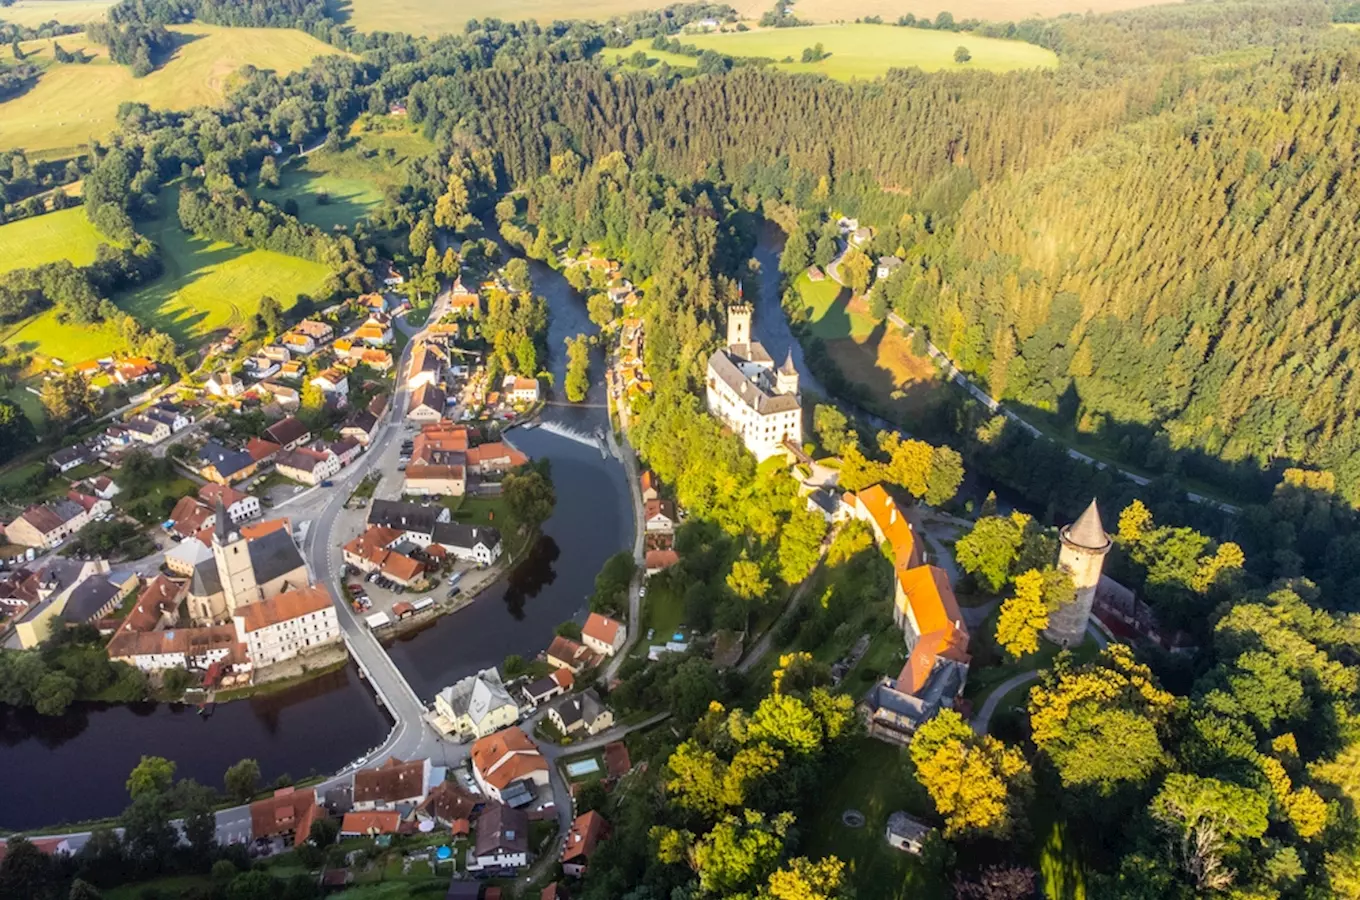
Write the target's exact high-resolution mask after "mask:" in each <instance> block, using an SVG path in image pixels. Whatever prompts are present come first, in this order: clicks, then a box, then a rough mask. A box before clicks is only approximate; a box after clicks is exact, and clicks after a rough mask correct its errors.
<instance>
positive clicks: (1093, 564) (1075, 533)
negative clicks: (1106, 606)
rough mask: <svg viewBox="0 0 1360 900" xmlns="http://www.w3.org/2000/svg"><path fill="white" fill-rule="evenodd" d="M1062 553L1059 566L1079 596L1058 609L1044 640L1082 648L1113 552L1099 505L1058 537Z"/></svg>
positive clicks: (1087, 509)
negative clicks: (1107, 559) (1102, 572)
mask: <svg viewBox="0 0 1360 900" xmlns="http://www.w3.org/2000/svg"><path fill="white" fill-rule="evenodd" d="M1058 536H1059V538H1060V539H1061V541H1062V549H1060V550H1059V551H1058V566H1059V567H1060V568H1062V569H1063V570H1064V571H1066V572H1067V573H1068V574H1069V575H1071V576H1072V583H1073V584H1074V585H1076V588H1077V596H1076V599H1074V600H1073V601H1072V602H1071V603H1068V604H1065V605H1063V606H1061V607H1059V608H1058V609H1055V610H1054V611H1053V612H1052V613H1051V614H1050V615H1049V617H1048V628H1047V629H1045V630H1044V637H1046V638H1048V639H1049V640H1050V641H1052V642H1053V643H1055V644H1059V645H1061V646H1063V647H1071V646H1074V645H1076V644H1080V643H1081V641H1082V639H1083V638H1084V637H1085V636H1086V622H1087V620H1088V619H1090V617H1091V604H1092V603H1094V602H1095V599H1096V585H1098V584H1099V583H1100V569H1101V567H1102V566H1103V565H1104V564H1105V554H1106V553H1109V552H1110V546H1111V542H1110V536H1109V535H1108V534H1106V533H1105V526H1104V525H1102V524H1101V521H1100V510H1098V509H1096V501H1095V500H1092V501H1091V505H1090V506H1088V507H1086V512H1084V513H1082V514H1081V516H1080V518H1078V519H1077V521H1075V522H1073V523H1072V524H1071V525H1068V526H1067V527H1066V528H1064V529H1063V530H1062V531H1060V532H1059V533H1058Z"/></svg>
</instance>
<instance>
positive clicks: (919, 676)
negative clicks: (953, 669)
mask: <svg viewBox="0 0 1360 900" xmlns="http://www.w3.org/2000/svg"><path fill="white" fill-rule="evenodd" d="M942 656H943V657H944V658H945V659H953V660H956V661H958V662H963V663H967V662H968V661H969V660H970V657H969V656H968V634H967V632H962V631H955V630H954V629H952V628H950V629H945V630H941V631H932V632H930V633H929V634H923V635H921V639H920V640H918V641H917V642H916V646H915V647H912V648H911V655H910V656H908V657H907V661H906V663H905V664H904V665H903V666H902V671H901V673H900V674H899V675H898V676H897V689H898V690H899V691H901V692H902V693H904V694H916V693H918V692H919V691H920V690H921V689H922V688H924V687H925V686H926V682H927V681H928V680H930V673H931V672H932V671H934V669H935V661H936V660H937V659H939V658H940V657H942Z"/></svg>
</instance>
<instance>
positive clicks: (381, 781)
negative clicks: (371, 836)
mask: <svg viewBox="0 0 1360 900" xmlns="http://www.w3.org/2000/svg"><path fill="white" fill-rule="evenodd" d="M429 791H430V761H429V760H428V759H417V760H412V761H411V762H403V761H402V760H400V759H397V758H396V757H395V756H392V757H388V759H387V761H386V762H384V763H383V764H382V765H380V766H376V767H374V768H371V769H360V770H359V771H357V772H355V773H354V809H355V810H356V811H357V812H364V811H366V810H372V809H393V808H394V807H398V806H414V805H415V804H417V803H421V802H423V801H424V800H425V795H426V794H428V793H429Z"/></svg>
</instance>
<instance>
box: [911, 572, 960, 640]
mask: <svg viewBox="0 0 1360 900" xmlns="http://www.w3.org/2000/svg"><path fill="white" fill-rule="evenodd" d="M897 581H898V584H900V585H901V586H902V593H903V595H904V601H905V602H906V603H907V604H908V605H909V606H910V607H911V613H912V617H913V618H914V619H915V620H916V626H917V628H918V630H919V631H920V633H921V634H922V635H926V634H930V633H931V632H932V631H951V630H957V631H962V632H963V634H964V636H965V643H966V636H967V634H968V631H967V626H965V625H964V624H963V615H962V613H960V612H959V603H958V601H957V600H955V599H954V589H953V588H952V587H951V586H950V584H949V576H948V575H947V574H945V571H944V570H943V569H940V568H937V567H936V566H917V567H915V568H914V569H898V570H897ZM902 611H903V612H906V610H902Z"/></svg>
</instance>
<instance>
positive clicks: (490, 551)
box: [430, 522, 502, 566]
mask: <svg viewBox="0 0 1360 900" xmlns="http://www.w3.org/2000/svg"><path fill="white" fill-rule="evenodd" d="M430 542H431V543H434V544H439V545H440V546H442V547H443V548H444V549H445V550H447V551H448V552H449V553H450V554H452V555H453V556H454V557H455V558H457V559H461V560H464V561H465V562H471V563H476V564H477V565H479V566H489V565H491V564H492V563H494V562H495V561H496V560H498V559H500V556H501V549H502V544H501V533H500V531H498V530H497V529H495V528H491V527H489V526H486V525H464V524H462V523H460V522H440V523H439V524H437V525H435V526H434V530H433V531H431V533H430Z"/></svg>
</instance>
